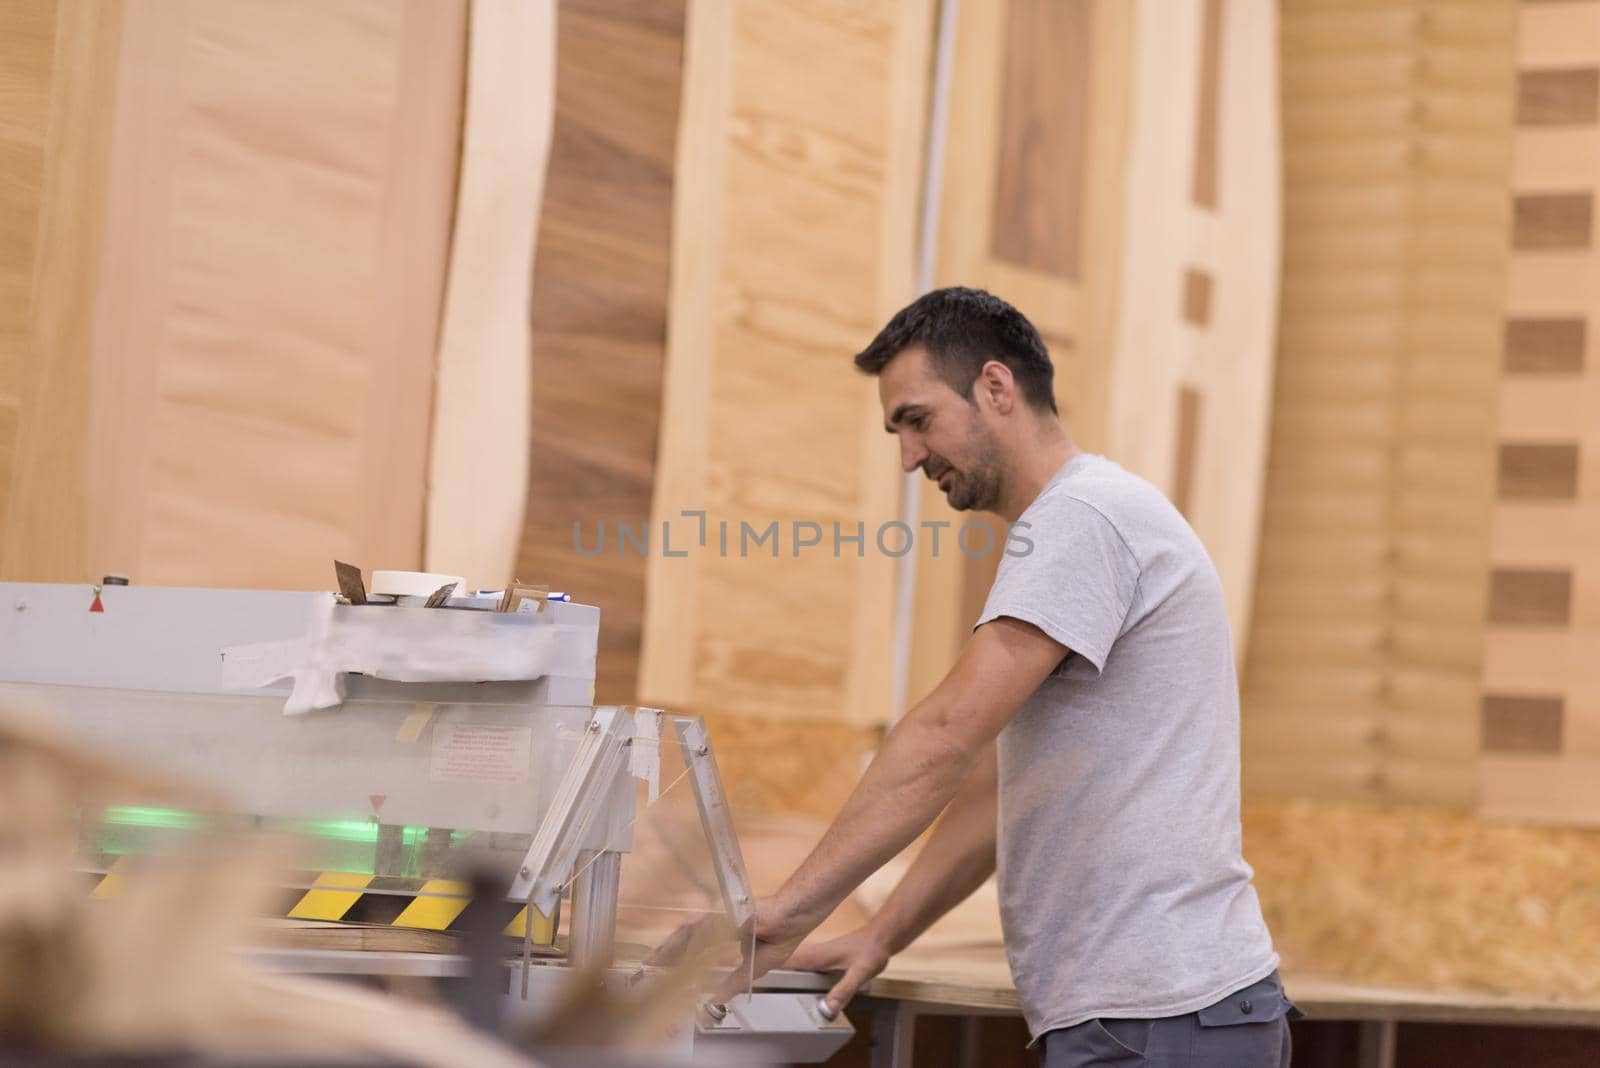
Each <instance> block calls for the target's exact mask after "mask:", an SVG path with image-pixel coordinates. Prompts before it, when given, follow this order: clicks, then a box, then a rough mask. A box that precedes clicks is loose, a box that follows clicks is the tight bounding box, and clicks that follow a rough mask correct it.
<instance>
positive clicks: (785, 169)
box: [639, 0, 932, 725]
mask: <svg viewBox="0 0 1600 1068" xmlns="http://www.w3.org/2000/svg"><path fill="white" fill-rule="evenodd" d="M931 20H932V4H931V3H929V2H927V0H894V2H891V3H884V4H874V5H860V4H855V3H847V2H843V0H826V2H817V3H811V4H806V5H796V4H789V3H781V2H778V0H747V2H740V3H728V2H714V0H713V2H705V3H697V4H695V5H692V6H691V8H690V11H689V22H688V30H687V34H686V55H685V76H684V90H683V104H682V121H681V126H680V137H679V140H678V147H677V168H676V174H675V176H674V223H673V258H672V281H671V286H672V293H671V301H670V314H671V318H670V326H669V333H668V349H667V367H666V376H667V377H666V389H665V397H664V401H663V406H662V429H661V439H660V452H659V455H658V460H657V464H656V472H655V491H654V500H653V503H652V519H653V523H652V527H653V530H652V534H653V537H652V540H651V549H650V554H649V562H648V569H649V570H648V587H647V602H646V618H645V628H644V645H643V662H642V665H641V668H640V679H639V690H640V697H641V699H643V700H646V701H649V702H652V703H660V704H664V705H667V706H669V707H676V708H683V709H692V710H696V711H724V712H734V711H738V712H745V713H749V714H754V715H766V716H770V717H773V718H783V719H803V718H811V719H835V720H839V721H842V722H848V723H854V724H861V725H870V724H873V723H879V722H882V721H884V720H885V719H886V718H887V717H888V716H889V714H890V709H889V707H888V706H889V701H890V628H891V611H892V598H893V582H894V559H893V558H891V557H890V556H888V555H886V554H884V553H881V552H878V551H877V546H876V545H875V544H874V543H875V541H876V537H875V535H876V532H877V531H878V530H879V529H880V527H881V525H882V524H884V523H885V522H887V521H889V520H892V519H894V518H895V514H896V497H897V493H896V489H897V486H898V476H897V471H896V465H895V458H894V448H893V444H892V442H891V441H890V440H889V439H888V437H887V436H886V435H885V434H884V433H883V429H882V416H881V413H880V412H878V410H877V399H876V395H875V391H874V389H873V385H872V383H871V382H870V381H869V380H867V379H866V378H864V377H863V376H861V375H859V374H857V373H856V372H855V371H854V369H853V368H852V367H851V366H850V362H849V355H850V354H851V353H852V352H854V351H855V350H856V349H857V348H858V347H859V346H860V345H861V344H862V343H863V342H864V341H865V340H866V339H868V338H870V337H871V336H872V334H873V332H874V331H875V330H876V329H877V328H878V326H879V325H881V323H882V322H883V320H884V319H886V318H887V317H888V316H889V315H890V314H891V313H892V312H893V311H894V310H896V309H897V308H899V307H900V306H901V305H903V304H904V303H905V302H906V301H907V300H908V299H910V297H911V295H912V294H911V287H912V269H913V262H914V260H913V253H914V240H915V229H916V205H917V200H918V189H919V175H920V164H921V159H922V140H923V130H924V111H925V108H926V97H927V72H928V57H929V46H930V42H931V36H932V21H931ZM686 510H703V511H704V513H705V524H706V526H705V537H704V538H701V537H700V533H699V531H700V527H699V521H698V520H697V519H696V518H693V517H684V516H683V515H682V514H681V513H682V512H684V511H686ZM667 521H670V522H671V524H672V531H673V533H672V535H671V537H672V541H673V544H672V545H671V546H670V549H671V551H672V553H674V554H687V555H674V556H671V557H669V556H667V555H666V554H667V551H668V548H669V546H668V545H665V544H663V539H662V532H661V524H662V523H663V522H667ZM723 522H727V523H728V524H729V530H730V534H731V537H730V538H729V542H728V548H727V550H725V551H724V550H723V549H722V545H721V536H720V534H721V524H722V523H723ZM808 522H809V523H814V524H816V527H815V530H818V531H820V532H821V535H820V536H821V537H825V538H826V539H827V540H826V541H824V542H822V543H821V544H820V546H814V547H811V548H809V549H806V548H802V547H800V546H799V545H798V544H797V543H798V542H799V541H801V540H806V539H809V538H810V536H811V534H812V531H813V528H810V527H802V528H799V531H800V534H801V536H800V537H796V536H795V535H796V527H795V525H794V524H796V523H808ZM745 523H747V524H749V525H750V527H751V528H752V530H753V532H754V533H760V532H761V531H763V530H766V529H768V524H769V523H776V524H777V529H776V531H775V533H776V535H777V536H778V538H779V542H778V544H777V546H776V552H777V554H778V555H777V556H776V558H774V556H773V555H770V554H771V553H772V552H773V551H774V550H773V549H771V548H766V547H762V548H754V549H751V550H750V551H749V552H748V553H743V554H742V550H743V549H744V548H745V547H746V546H744V545H742V544H741V542H742V540H743V539H742V537H741V535H742V531H743V528H742V527H741V524H745ZM835 523H837V524H839V529H840V531H841V533H842V534H844V535H846V536H849V535H853V534H854V533H855V532H856V525H857V524H858V523H860V524H862V525H863V527H864V530H863V533H864V535H865V539H866V540H865V543H864V544H862V546H861V548H860V550H857V549H856V547H855V546H854V545H852V544H848V543H846V544H842V545H841V546H840V549H841V551H840V553H839V555H838V556H835V555H834V553H833V551H832V550H833V547H834V542H833V540H832V537H833V532H834V525H835ZM891 544H892V543H891ZM858 551H859V555H858ZM797 553H798V555H797Z"/></svg>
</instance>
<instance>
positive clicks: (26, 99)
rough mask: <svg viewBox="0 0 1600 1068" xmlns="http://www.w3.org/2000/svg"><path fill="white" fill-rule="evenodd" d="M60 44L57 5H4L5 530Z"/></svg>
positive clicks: (1, 283) (0, 293)
mask: <svg viewBox="0 0 1600 1068" xmlns="http://www.w3.org/2000/svg"><path fill="white" fill-rule="evenodd" d="M55 39H56V4H55V3H54V2H53V0H43V2H39V3H30V4H6V5H4V6H0V71H3V72H4V82H3V83H0V84H3V89H0V530H4V529H5V514H6V498H7V497H8V496H9V495H10V492H11V458H12V454H13V452H14V451H15V449H16V443H17V442H16V438H17V422H18V419H19V417H20V415H21V410H22V404H21V397H20V396H19V393H20V389H21V381H22V368H23V365H24V363H25V362H26V360H27V351H28V339H29V336H30V326H29V312H30V310H31V307H32V292H33V261H34V242H35V238H36V237H37V236H38V231H39V207H40V201H41V194H42V192H43V189H42V187H43V183H44V143H45V136H46V133H47V132H48V130H49V126H50V74H51V69H52V66H53V57H54V53H55Z"/></svg>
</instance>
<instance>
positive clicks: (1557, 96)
mask: <svg viewBox="0 0 1600 1068" xmlns="http://www.w3.org/2000/svg"><path fill="white" fill-rule="evenodd" d="M1597 119H1600V68H1595V67H1587V68H1579V69H1576V70H1525V71H1523V72H1521V73H1520V74H1518V75H1517V125H1519V126H1577V125H1593V124H1594V123H1595V121H1596V120H1597Z"/></svg>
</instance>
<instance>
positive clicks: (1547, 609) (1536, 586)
mask: <svg viewBox="0 0 1600 1068" xmlns="http://www.w3.org/2000/svg"><path fill="white" fill-rule="evenodd" d="M1489 579H1490V581H1489V622H1491V623H1506V624H1515V625H1525V626H1548V627H1564V626H1566V625H1567V623H1568V622H1569V620H1570V619H1571V617H1572V573H1571V572H1570V571H1547V570H1532V569H1512V568H1499V569H1496V570H1495V571H1494V573H1493V574H1491V575H1490V576H1489Z"/></svg>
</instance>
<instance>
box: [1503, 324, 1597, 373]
mask: <svg viewBox="0 0 1600 1068" xmlns="http://www.w3.org/2000/svg"><path fill="white" fill-rule="evenodd" d="M1588 327H1589V324H1588V321H1587V320H1586V319H1584V318H1582V317H1581V316H1574V317H1568V318H1561V319H1507V320H1506V335H1505V370H1506V373H1507V374H1576V373H1578V372H1580V371H1582V370H1583V354H1584V348H1585V346H1586V344H1587V337H1588Z"/></svg>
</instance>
